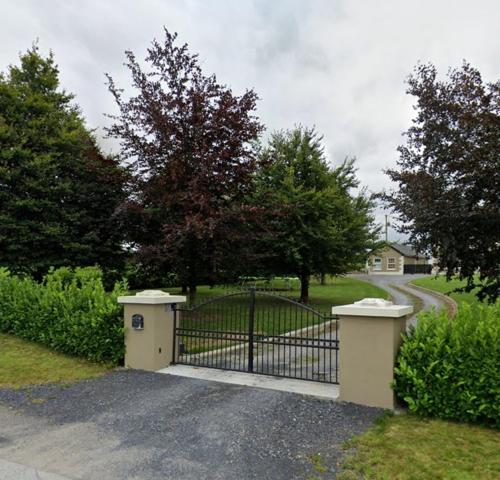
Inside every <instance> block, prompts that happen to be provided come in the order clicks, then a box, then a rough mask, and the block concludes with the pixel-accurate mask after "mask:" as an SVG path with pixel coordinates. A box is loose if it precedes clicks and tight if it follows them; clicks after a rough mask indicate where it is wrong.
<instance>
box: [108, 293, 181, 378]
mask: <svg viewBox="0 0 500 480" xmlns="http://www.w3.org/2000/svg"><path fill="white" fill-rule="evenodd" d="M185 301H186V297H185V296H183V295H170V294H169V293H166V292H162V291H161V290H144V291H142V292H139V293H136V294H135V295H127V296H122V297H118V303H121V304H123V305H124V325H125V366H126V367H130V368H136V369H140V370H152V371H156V370H160V369H161V368H164V367H167V366H168V365H170V363H171V362H172V359H173V358H174V351H173V349H174V334H175V333H174V311H173V308H172V307H173V305H174V304H176V303H183V302H185Z"/></svg>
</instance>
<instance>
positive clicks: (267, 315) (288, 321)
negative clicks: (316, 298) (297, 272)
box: [174, 288, 339, 384]
mask: <svg viewBox="0 0 500 480" xmlns="http://www.w3.org/2000/svg"><path fill="white" fill-rule="evenodd" d="M174 315H175V316H174V325H175V327H174V330H175V340H174V342H175V345H174V350H176V352H177V353H178V355H177V363H180V364H184V365H191V366H198V367H210V368H219V369H224V370H235V371H239V372H248V373H258V374H264V375H272V376H275V377H286V378H294V379H300V380H309V381H316V382H324V383H334V384H336V383H338V368H337V365H338V349H339V341H338V336H337V318H336V317H335V316H332V315H331V314H329V313H324V312H320V311H318V310H315V309H314V308H311V307H309V306H307V305H304V304H301V303H298V302H296V301H294V300H292V299H290V298H287V297H284V296H280V295H277V294H274V293H270V292H266V291H260V290H256V289H255V288H251V289H249V290H245V291H240V292H235V293H229V294H227V295H224V296H221V297H217V298H213V299H210V300H209V301H207V302H205V303H202V304H201V305H196V306H193V307H190V308H186V307H183V306H174ZM175 358H176V355H175V354H174V359H175Z"/></svg>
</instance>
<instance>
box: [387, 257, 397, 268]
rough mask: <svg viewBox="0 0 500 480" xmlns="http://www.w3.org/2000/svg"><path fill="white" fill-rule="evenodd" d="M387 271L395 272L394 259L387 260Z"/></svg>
mask: <svg viewBox="0 0 500 480" xmlns="http://www.w3.org/2000/svg"><path fill="white" fill-rule="evenodd" d="M387 270H396V259H395V258H394V257H391V258H388V259H387Z"/></svg>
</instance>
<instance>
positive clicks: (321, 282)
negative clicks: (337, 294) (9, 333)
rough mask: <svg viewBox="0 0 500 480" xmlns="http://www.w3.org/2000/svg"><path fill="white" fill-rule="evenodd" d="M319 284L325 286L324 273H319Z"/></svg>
mask: <svg viewBox="0 0 500 480" xmlns="http://www.w3.org/2000/svg"><path fill="white" fill-rule="evenodd" d="M319 283H320V284H321V285H326V273H321V274H320V276H319Z"/></svg>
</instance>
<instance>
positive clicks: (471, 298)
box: [411, 275, 479, 304]
mask: <svg viewBox="0 0 500 480" xmlns="http://www.w3.org/2000/svg"><path fill="white" fill-rule="evenodd" d="M411 283H413V284H415V285H418V286H420V287H424V288H428V289H430V290H435V291H436V292H439V293H443V294H444V295H448V296H449V297H451V298H453V300H455V301H456V302H457V303H458V304H460V303H462V302H467V303H476V302H478V301H479V300H478V299H477V297H476V295H475V292H476V291H475V290H473V291H472V292H469V293H458V292H454V291H453V290H455V289H456V288H461V287H464V286H465V284H466V282H465V280H458V279H452V280H450V281H449V282H448V281H446V276H445V275H439V276H437V277H424V278H419V279H417V280H413V281H412V282H411Z"/></svg>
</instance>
